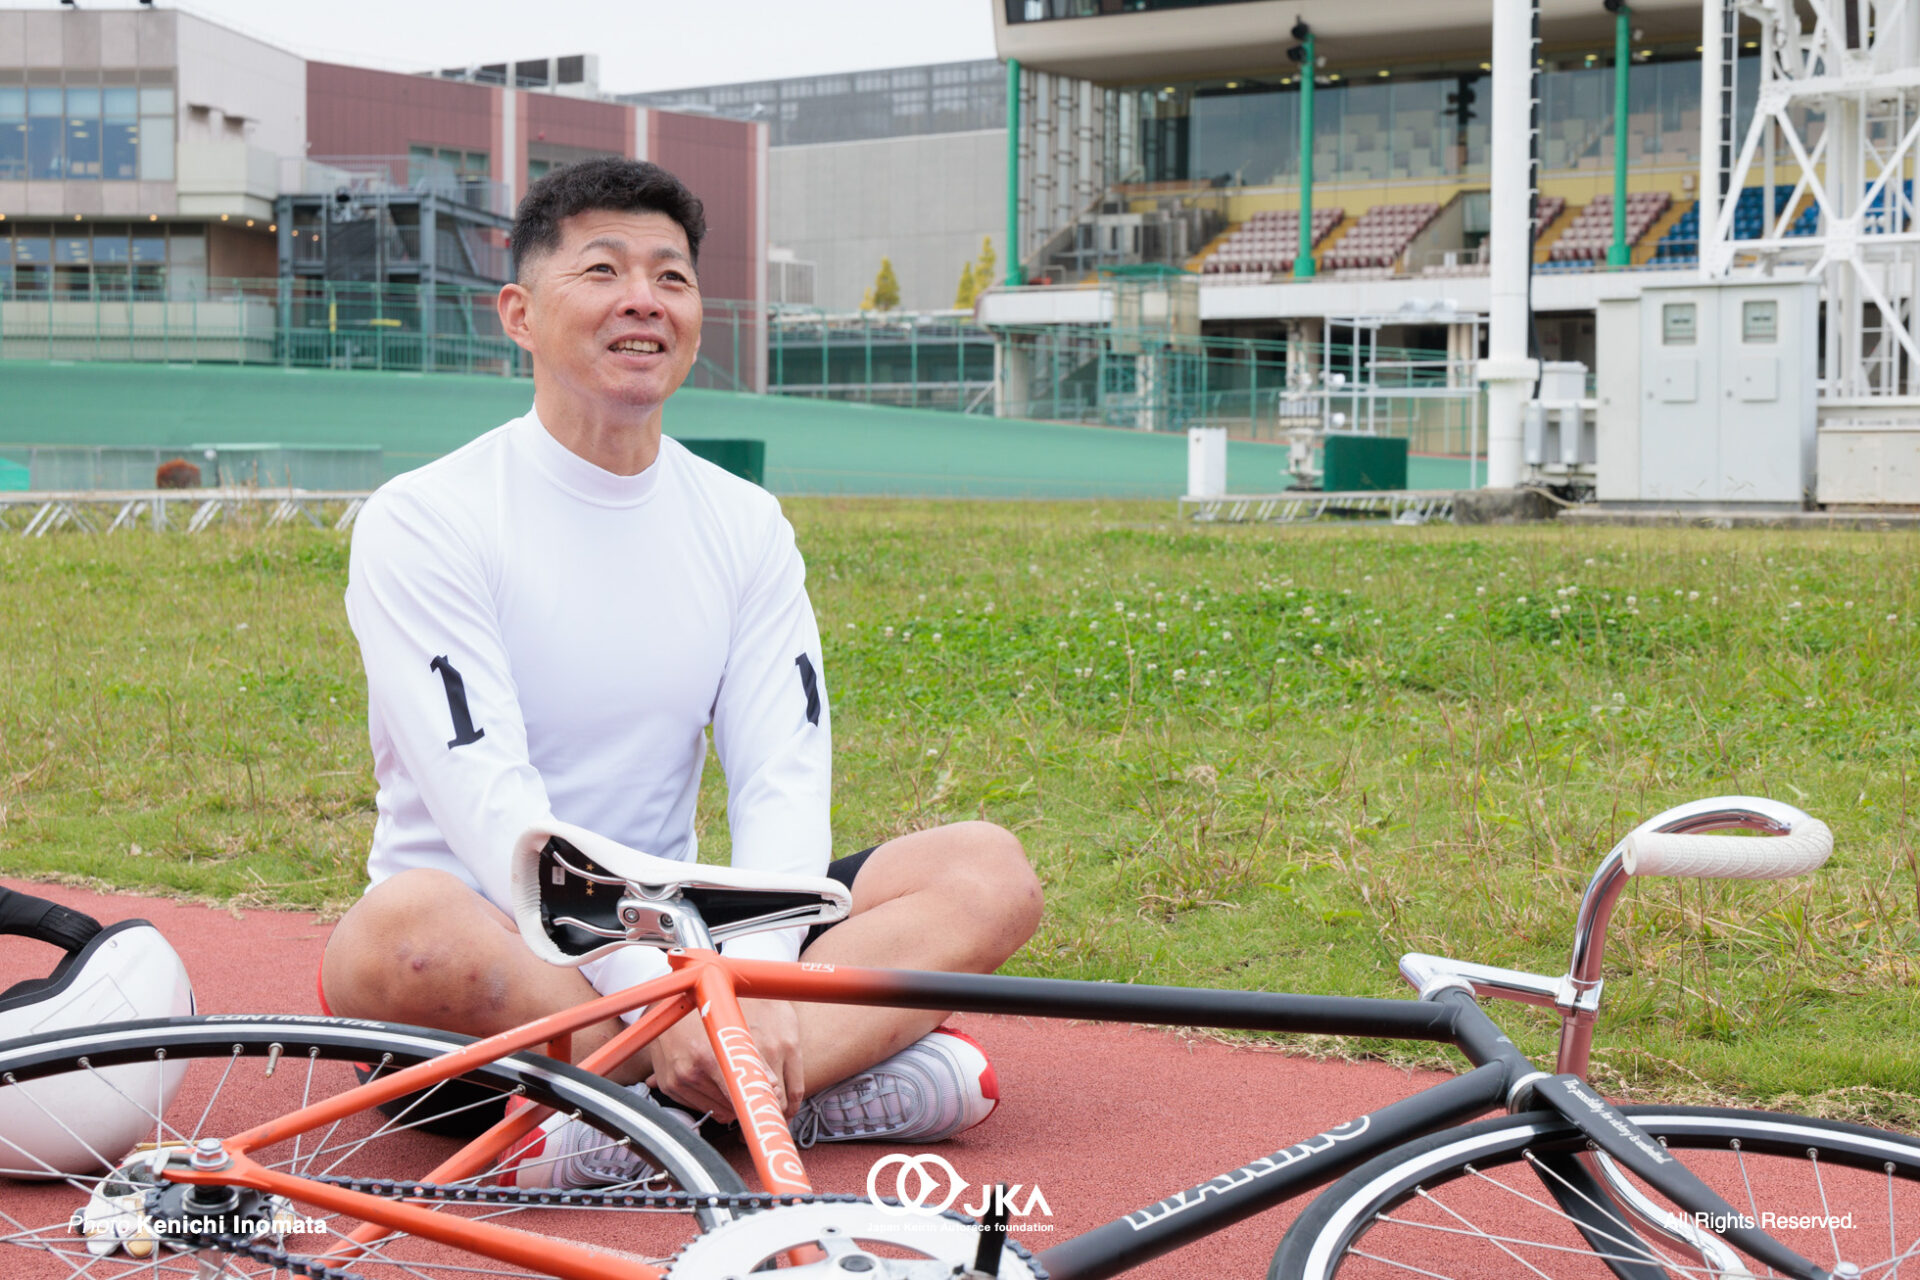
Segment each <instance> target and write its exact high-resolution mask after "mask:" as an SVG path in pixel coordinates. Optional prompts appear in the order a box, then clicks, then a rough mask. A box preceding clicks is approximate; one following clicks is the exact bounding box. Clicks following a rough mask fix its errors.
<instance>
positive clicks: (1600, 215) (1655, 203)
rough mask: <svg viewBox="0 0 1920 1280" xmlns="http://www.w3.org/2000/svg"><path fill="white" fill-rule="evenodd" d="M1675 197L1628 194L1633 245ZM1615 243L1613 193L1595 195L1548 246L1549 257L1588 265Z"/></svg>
mask: <svg viewBox="0 0 1920 1280" xmlns="http://www.w3.org/2000/svg"><path fill="white" fill-rule="evenodd" d="M1672 203H1673V197H1672V196H1670V195H1668V194H1667V193H1666V192H1664V191H1635V192H1633V193H1632V194H1631V195H1629V196H1628V197H1627V225H1626V237H1627V244H1628V245H1629V246H1631V245H1633V244H1635V243H1637V242H1638V241H1639V239H1640V237H1641V236H1643V235H1645V234H1646V233H1647V229H1648V228H1649V227H1651V226H1652V225H1653V224H1654V223H1655V222H1657V221H1658V220H1659V218H1660V215H1661V214H1663V213H1665V212H1666V211H1667V206H1668V205H1670V204H1672ZM1611 243H1613V197H1612V196H1595V197H1594V198H1593V199H1592V200H1590V201H1588V202H1587V206H1586V207H1585V208H1584V209H1582V210H1580V212H1579V213H1577V214H1575V215H1574V219H1573V221H1572V223H1570V224H1569V225H1568V226H1567V229H1566V230H1565V231H1562V232H1561V233H1560V238H1559V239H1557V240H1555V241H1554V242H1553V244H1552V245H1550V246H1548V248H1547V258H1548V261H1550V262H1552V263H1555V264H1561V263H1579V264H1581V265H1587V264H1591V263H1596V262H1600V261H1602V260H1604V259H1605V258H1606V256H1607V246H1608V245H1610V244H1611Z"/></svg>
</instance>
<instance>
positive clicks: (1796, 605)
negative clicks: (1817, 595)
mask: <svg viewBox="0 0 1920 1280" xmlns="http://www.w3.org/2000/svg"><path fill="white" fill-rule="evenodd" d="M1799 607H1800V602H1799V601H1798V600H1789V601H1787V608H1789V609H1798V608H1799Z"/></svg>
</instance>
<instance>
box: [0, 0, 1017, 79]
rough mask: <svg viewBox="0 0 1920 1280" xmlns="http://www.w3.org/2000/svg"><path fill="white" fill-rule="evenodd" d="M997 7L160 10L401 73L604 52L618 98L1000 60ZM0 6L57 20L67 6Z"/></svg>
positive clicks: (398, 1) (404, 4)
mask: <svg viewBox="0 0 1920 1280" xmlns="http://www.w3.org/2000/svg"><path fill="white" fill-rule="evenodd" d="M994 2H995V0H672V2H669V0H158V3H159V5H160V7H162V8H169V9H171V8H178V9H183V10H186V11H187V12H190V13H197V14H199V15H200V16H202V17H205V18H211V19H213V20H214V21H216V22H219V23H221V24H222V25H224V26H229V27H233V28H236V29H238V30H241V31H245V32H246V33H247V34H249V35H253V36H258V37H260V38H261V39H263V40H267V41H269V42H271V43H273V44H277V45H280V46H281V47H282V48H286V49H290V50H292V51H293V52H295V53H298V54H303V55H305V56H306V57H309V58H315V59H320V60H322V61H330V62H352V63H357V64H360V65H362V66H374V67H383V68H386V69H388V70H394V71H421V70H426V69H428V68H437V67H456V66H465V65H468V64H472V63H480V62H503V61H509V60H511V59H514V58H543V57H549V56H552V55H554V54H567V53H597V54H599V55H600V87H601V88H602V89H603V90H606V91H607V92H610V93H630V92H645V91H648V90H653V89H678V88H683V87H686V86H688V85H703V84H726V83H729V82H731V81H736V80H772V79H780V78H784V77H787V76H806V75H818V74H824V73H827V72H833V71H862V70H867V69H870V68H873V67H906V66H915V65H918V64H921V63H927V62H959V61H963V60H966V59H969V58H991V57H993V56H994V51H993V11H992V9H991V7H990V6H991V5H992V4H993V3H994ZM79 4H80V7H82V8H85V9H131V8H134V7H135V4H134V0H79ZM0 6H3V7H5V8H10V9H11V8H29V9H56V8H58V7H59V0H0Z"/></svg>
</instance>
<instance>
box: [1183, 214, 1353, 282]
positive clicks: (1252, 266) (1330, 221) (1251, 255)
mask: <svg viewBox="0 0 1920 1280" xmlns="http://www.w3.org/2000/svg"><path fill="white" fill-rule="evenodd" d="M1346 216H1347V211H1346V210H1345V209H1337V208H1336V209H1315V210H1314V211H1313V240H1312V244H1313V246H1314V247H1315V248H1318V247H1319V246H1320V244H1321V242H1323V241H1324V240H1325V239H1326V238H1327V235H1328V233H1330V232H1331V231H1332V230H1333V229H1334V228H1335V227H1337V226H1339V225H1340V223H1341V222H1342V221H1344V220H1345V219H1346ZM1299 255H1300V211H1299V210H1298V209H1269V210H1266V211H1264V212H1262V213H1256V214H1254V215H1253V217H1251V218H1249V219H1247V220H1246V221H1245V222H1243V223H1241V224H1240V225H1239V226H1238V227H1237V228H1235V229H1234V230H1233V231H1232V232H1231V233H1230V234H1228V235H1226V236H1224V237H1223V238H1222V239H1221V240H1220V242H1219V244H1218V246H1217V247H1216V248H1215V249H1213V251H1212V252H1210V253H1208V254H1207V255H1206V256H1205V258H1204V259H1203V265H1202V267H1201V270H1202V271H1203V272H1205V273H1206V274H1208V275H1221V274H1236V273H1244V272H1256V271H1257V272H1281V273H1285V272H1288V271H1291V270H1293V264H1294V261H1295V259H1297V258H1298V257H1299Z"/></svg>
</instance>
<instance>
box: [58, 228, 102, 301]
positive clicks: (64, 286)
mask: <svg viewBox="0 0 1920 1280" xmlns="http://www.w3.org/2000/svg"><path fill="white" fill-rule="evenodd" d="M92 291H93V237H92V236H90V235H88V234H87V233H85V232H81V233H79V234H78V235H58V236H55V237H54V238H53V296H54V297H56V298H85V297H88V296H90V295H91V293H92Z"/></svg>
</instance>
